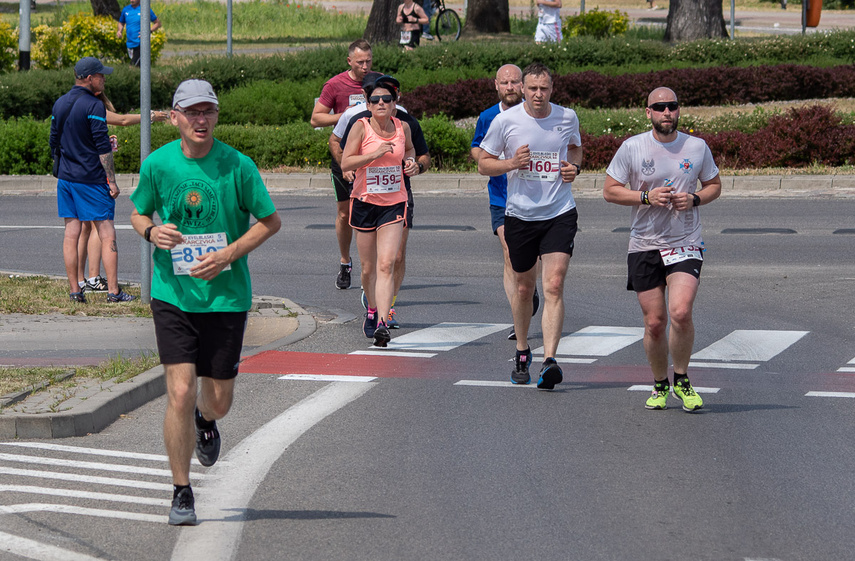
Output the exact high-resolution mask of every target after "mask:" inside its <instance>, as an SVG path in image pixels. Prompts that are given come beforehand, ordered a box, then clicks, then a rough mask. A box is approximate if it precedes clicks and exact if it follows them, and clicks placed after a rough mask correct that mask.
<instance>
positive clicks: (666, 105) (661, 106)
mask: <svg viewBox="0 0 855 561" xmlns="http://www.w3.org/2000/svg"><path fill="white" fill-rule="evenodd" d="M647 108H648V109H651V110H653V111H656V112H657V113H661V112H663V111H665V110H666V109H667V110H668V111H672V112H673V111H676V110H677V109H679V108H680V104H679V103H677V102H676V101H663V102H660V103H651V104H650V105H648V106H647Z"/></svg>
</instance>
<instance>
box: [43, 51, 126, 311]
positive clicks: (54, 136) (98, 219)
mask: <svg viewBox="0 0 855 561" xmlns="http://www.w3.org/2000/svg"><path fill="white" fill-rule="evenodd" d="M112 73H113V69H112V68H110V67H109V66H104V65H103V64H101V61H100V60H98V59H97V58H94V57H85V58H82V59H80V60H79V61H78V62H77V64H75V65H74V87H73V88H71V91H69V92H68V93H67V94H65V95H63V96H62V97H60V98H59V99H58V100H57V101H56V103H54V105H53V112H52V115H51V123H50V148H51V152H52V153H53V154H54V157H55V158H56V157H59V158H60V161H59V166H58V168H57V173H56V177H57V187H56V191H57V210H58V213H59V216H60V218H64V219H65V237H64V238H63V241H62V256H63V259H64V260H65V272H66V275H67V276H68V283H69V286H70V287H71V291H70V296H71V300H72V302H79V303H82V304H85V303H86V297H85V296H83V291H82V290H81V289H80V286H79V285H78V284H77V242H78V240H79V238H80V231H81V228H82V223H83V222H89V221H91V222H93V223H94V224H95V227H96V228H97V229H98V236H99V237H100V238H101V244H102V245H101V248H102V249H101V261H102V262H103V263H104V269H105V271H106V272H107V301H108V302H128V301H130V300H133V299H134V297H133V296H131V295H130V294H127V293H126V292H122V290H121V289H120V288H119V280H118V266H119V253H118V248H117V246H116V229H115V228H114V226H113V218H114V216H115V212H116V200H115V199H116V197H118V196H119V186H118V185H117V184H116V171H115V167H114V165H113V149H112V147H111V146H110V135H109V133H108V132H107V110H106V108H105V107H104V103H103V102H102V101H101V100H100V99H98V98H97V97H95V96H96V95H98V94H100V93H101V92H103V91H104V81H105V76H106V75H107V74H112Z"/></svg>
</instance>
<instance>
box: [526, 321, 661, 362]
mask: <svg viewBox="0 0 855 561" xmlns="http://www.w3.org/2000/svg"><path fill="white" fill-rule="evenodd" d="M642 337H644V328H643V327H620V326H614V325H589V326H588V327H584V328H582V329H580V330H579V331H576V332H575V333H571V334H570V335H567V336H566V337H562V338H561V340H560V341H559V342H558V350H557V351H556V353H555V354H558V355H573V356H609V355H611V354H614V353H616V352H618V351H619V350H621V349H623V348H624V347H628V346H630V345H632V344H635V343H637V342H638V341H641V339H642ZM542 352H543V347H540V348H539V349H535V350H534V354H538V353H542ZM591 362H593V361H591Z"/></svg>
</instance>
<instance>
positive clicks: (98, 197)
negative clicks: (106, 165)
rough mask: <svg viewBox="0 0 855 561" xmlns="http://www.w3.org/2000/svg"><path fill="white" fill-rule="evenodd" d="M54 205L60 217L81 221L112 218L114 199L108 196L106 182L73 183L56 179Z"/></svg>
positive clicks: (114, 206) (114, 211)
mask: <svg viewBox="0 0 855 561" xmlns="http://www.w3.org/2000/svg"><path fill="white" fill-rule="evenodd" d="M56 207H57V211H58V212H59V217H60V218H76V219H78V220H80V221H81V222H89V221H91V220H96V221H97V220H113V217H114V216H115V215H116V200H115V199H114V198H113V197H111V196H110V186H109V185H107V184H106V183H102V184H100V185H99V184H93V183H74V182H73V181H66V180H65V179H58V180H57V181H56Z"/></svg>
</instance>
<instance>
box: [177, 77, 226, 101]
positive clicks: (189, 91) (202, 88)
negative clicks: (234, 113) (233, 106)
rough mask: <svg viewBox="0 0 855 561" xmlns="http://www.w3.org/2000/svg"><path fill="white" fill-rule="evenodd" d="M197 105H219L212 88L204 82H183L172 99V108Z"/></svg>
mask: <svg viewBox="0 0 855 561" xmlns="http://www.w3.org/2000/svg"><path fill="white" fill-rule="evenodd" d="M197 103H215V104H217V105H219V102H218V101H217V94H215V93H214V88H213V86H211V84H209V83H208V82H206V81H205V80H184V81H183V82H181V83H180V84H178V89H177V90H175V95H174V96H173V97H172V107H176V106H181V107H190V106H191V105H196V104H197Z"/></svg>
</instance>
